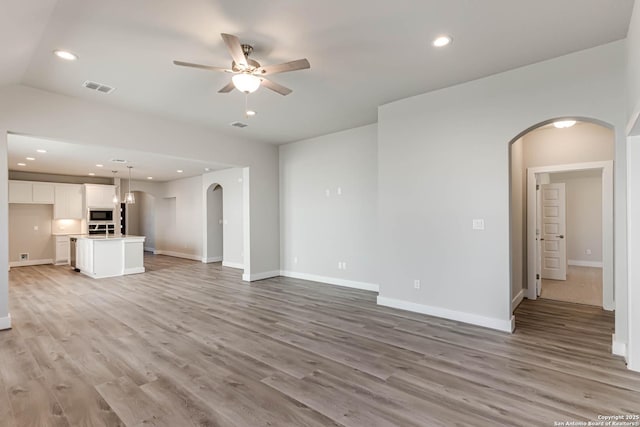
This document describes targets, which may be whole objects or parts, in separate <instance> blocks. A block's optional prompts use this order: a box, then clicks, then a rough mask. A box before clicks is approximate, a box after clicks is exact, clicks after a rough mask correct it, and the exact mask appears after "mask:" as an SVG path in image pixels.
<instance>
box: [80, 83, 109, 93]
mask: <svg viewBox="0 0 640 427" xmlns="http://www.w3.org/2000/svg"><path fill="white" fill-rule="evenodd" d="M82 86H84V87H86V88H87V89H91V90H95V91H97V92H100V93H106V94H109V93H111V92H113V91H114V90H116V88H115V87H111V86H107V85H103V84H102V83H96V82H92V81H89V80H87V81H86V82H84V83H82Z"/></svg>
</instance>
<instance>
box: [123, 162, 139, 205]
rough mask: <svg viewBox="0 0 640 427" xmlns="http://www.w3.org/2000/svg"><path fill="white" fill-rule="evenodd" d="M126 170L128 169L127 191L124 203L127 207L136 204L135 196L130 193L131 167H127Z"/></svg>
mask: <svg viewBox="0 0 640 427" xmlns="http://www.w3.org/2000/svg"><path fill="white" fill-rule="evenodd" d="M127 168H129V191H128V192H127V193H126V194H125V195H124V201H125V203H127V204H129V205H133V204H134V203H135V202H136V196H134V195H133V193H132V192H131V169H133V166H127Z"/></svg>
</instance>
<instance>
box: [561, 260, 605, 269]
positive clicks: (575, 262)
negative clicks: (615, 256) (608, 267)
mask: <svg viewBox="0 0 640 427" xmlns="http://www.w3.org/2000/svg"><path fill="white" fill-rule="evenodd" d="M567 264H569V265H573V266H576V267H595V268H602V261H581V260H577V259H570V260H568V261H567Z"/></svg>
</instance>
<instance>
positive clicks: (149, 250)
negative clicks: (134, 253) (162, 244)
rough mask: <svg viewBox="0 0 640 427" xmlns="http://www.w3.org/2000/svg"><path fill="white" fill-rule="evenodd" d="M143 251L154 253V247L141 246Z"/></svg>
mask: <svg viewBox="0 0 640 427" xmlns="http://www.w3.org/2000/svg"><path fill="white" fill-rule="evenodd" d="M142 250H143V251H145V252H152V253H156V248H149V247H146V246H145V247H144V248H142Z"/></svg>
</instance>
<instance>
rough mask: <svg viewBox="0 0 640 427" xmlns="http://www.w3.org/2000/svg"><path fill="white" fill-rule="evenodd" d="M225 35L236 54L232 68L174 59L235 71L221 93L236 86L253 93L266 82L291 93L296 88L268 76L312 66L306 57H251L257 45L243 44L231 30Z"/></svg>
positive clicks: (282, 92)
mask: <svg viewBox="0 0 640 427" xmlns="http://www.w3.org/2000/svg"><path fill="white" fill-rule="evenodd" d="M221 36H222V40H224V44H225V45H226V46H227V49H228V50H229V53H230V54H231V58H233V62H231V68H223V67H213V66H210V65H201V64H192V63H190V62H183V61H173V63H174V64H176V65H180V66H183V67H193V68H201V69H203V70H210V71H222V72H225V73H231V74H233V77H232V78H231V81H230V82H229V83H228V84H227V85H225V86H224V87H223V88H222V89H220V90H219V91H218V93H229V92H231V91H232V90H233V89H238V90H239V91H241V92H244V93H252V92H255V91H256V90H258V88H259V87H260V86H264V87H266V88H267V89H271V90H272V91H274V92H277V93H279V94H280V95H289V94H290V93H291V92H292V90H291V89H289V88H288V87H284V86H282V85H280V84H278V83H275V82H273V81H271V80H269V79H266V78H265V76H269V75H272V74H278V73H286V72H289V71H296V70H304V69H307V68H311V64H309V61H308V60H307V59H306V58H305V59H298V60H296V61H290V62H285V63H283V64H277V65H265V66H262V65H260V63H259V62H258V61H255V60H253V59H249V55H250V54H251V52H253V46H251V45H248V44H241V43H240V39H238V37H236V36H234V35H231V34H224V33H223V34H221Z"/></svg>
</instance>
